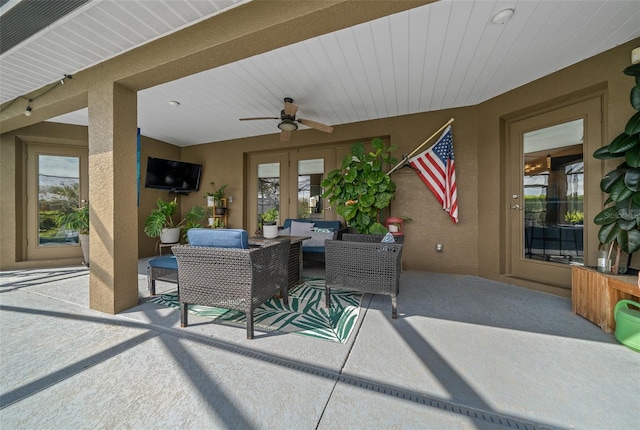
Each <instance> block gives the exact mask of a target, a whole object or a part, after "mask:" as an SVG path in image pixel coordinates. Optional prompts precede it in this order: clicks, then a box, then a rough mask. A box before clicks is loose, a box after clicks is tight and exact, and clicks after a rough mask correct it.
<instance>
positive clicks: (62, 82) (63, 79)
mask: <svg viewBox="0 0 640 430" xmlns="http://www.w3.org/2000/svg"><path fill="white" fill-rule="evenodd" d="M65 79H73V76H72V75H67V74H65V75H64V77H63V78H62V79H60V85H64V81H65Z"/></svg>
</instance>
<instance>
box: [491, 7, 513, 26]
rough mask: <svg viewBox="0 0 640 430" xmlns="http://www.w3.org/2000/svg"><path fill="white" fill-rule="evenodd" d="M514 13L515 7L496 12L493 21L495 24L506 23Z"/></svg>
mask: <svg viewBox="0 0 640 430" xmlns="http://www.w3.org/2000/svg"><path fill="white" fill-rule="evenodd" d="M512 15H513V9H504V10H501V11H500V12H498V13H496V14H495V15H494V16H493V18H491V22H492V23H494V24H506V23H507V21H509V19H510V18H511V16H512Z"/></svg>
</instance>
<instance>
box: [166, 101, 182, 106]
mask: <svg viewBox="0 0 640 430" xmlns="http://www.w3.org/2000/svg"><path fill="white" fill-rule="evenodd" d="M167 103H169V104H170V105H171V106H173V107H178V106H180V102H179V101H177V100H169V101H168V102H167Z"/></svg>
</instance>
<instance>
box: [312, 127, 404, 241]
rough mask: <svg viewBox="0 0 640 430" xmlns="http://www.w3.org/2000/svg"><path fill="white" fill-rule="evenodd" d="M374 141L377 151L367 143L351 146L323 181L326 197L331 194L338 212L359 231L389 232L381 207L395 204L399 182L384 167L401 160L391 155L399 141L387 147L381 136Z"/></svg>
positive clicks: (324, 195) (329, 197)
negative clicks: (365, 144) (349, 150)
mask: <svg viewBox="0 0 640 430" xmlns="http://www.w3.org/2000/svg"><path fill="white" fill-rule="evenodd" d="M371 144H372V146H373V149H374V151H375V152H366V151H365V148H364V144H363V143H356V144H354V145H353V146H352V147H351V154H350V155H347V156H346V157H345V158H344V160H343V161H342V167H341V168H339V169H336V170H333V171H331V172H329V174H328V175H327V178H326V179H325V180H323V181H322V184H321V185H322V187H323V188H324V193H323V194H322V197H324V198H328V199H329V202H330V203H331V204H332V205H333V206H334V207H335V208H336V212H337V213H338V215H340V216H342V217H343V218H344V220H345V222H346V223H347V225H348V226H349V227H352V228H355V229H356V230H357V231H358V232H359V233H371V234H385V233H387V229H386V228H385V227H384V226H383V225H382V224H381V223H380V211H381V210H382V209H385V208H386V207H388V206H389V205H390V204H391V199H392V198H393V195H394V193H395V191H396V184H395V182H393V181H392V180H391V177H390V176H389V175H387V174H386V173H385V171H384V170H383V167H384V163H391V164H394V163H397V162H398V160H397V159H396V158H395V157H393V156H392V155H391V152H392V151H394V150H395V145H392V146H389V147H387V146H385V144H384V142H383V141H382V139H378V138H376V139H373V141H372V142H371Z"/></svg>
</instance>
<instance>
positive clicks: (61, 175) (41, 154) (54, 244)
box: [27, 145, 88, 260]
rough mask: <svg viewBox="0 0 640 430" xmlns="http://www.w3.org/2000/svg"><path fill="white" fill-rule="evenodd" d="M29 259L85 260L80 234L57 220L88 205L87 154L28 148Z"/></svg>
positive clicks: (71, 149) (55, 148)
mask: <svg viewBox="0 0 640 430" xmlns="http://www.w3.org/2000/svg"><path fill="white" fill-rule="evenodd" d="M27 177H28V179H27V259H29V260H38V259H46V258H66V257H82V252H81V249H80V245H79V235H78V232H77V231H71V230H65V229H63V228H60V227H59V226H58V223H57V218H58V217H60V216H62V215H65V214H68V213H70V212H72V211H74V210H75V209H77V208H79V207H82V206H84V205H85V204H87V202H86V196H87V191H88V190H87V150H86V149H80V148H75V147H61V146H53V145H52V146H49V145H28V147H27Z"/></svg>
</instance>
